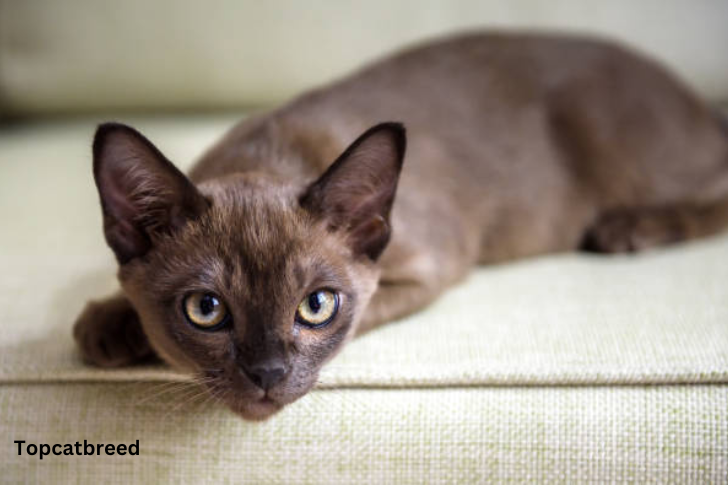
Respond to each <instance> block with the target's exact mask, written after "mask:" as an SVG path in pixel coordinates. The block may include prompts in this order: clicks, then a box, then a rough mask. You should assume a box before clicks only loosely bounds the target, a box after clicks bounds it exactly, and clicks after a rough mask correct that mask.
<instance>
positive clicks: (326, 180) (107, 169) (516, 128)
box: [74, 34, 728, 419]
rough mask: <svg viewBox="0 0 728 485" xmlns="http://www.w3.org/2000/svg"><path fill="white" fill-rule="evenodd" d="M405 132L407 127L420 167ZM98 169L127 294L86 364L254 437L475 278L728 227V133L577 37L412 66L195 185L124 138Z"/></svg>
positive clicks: (330, 96) (338, 87)
mask: <svg viewBox="0 0 728 485" xmlns="http://www.w3.org/2000/svg"><path fill="white" fill-rule="evenodd" d="M386 120H397V121H399V122H401V123H403V124H404V126H406V127H407V131H408V140H409V147H408V149H407V162H406V163H405V165H404V169H402V167H403V165H402V162H403V157H404V154H405V130H404V128H403V125H402V124H399V123H392V122H385V123H382V121H386ZM372 126H373V127H372ZM370 127H371V128H370ZM362 133H363V134H362ZM93 155H94V176H95V179H96V184H97V186H98V190H99V194H100V196H101V205H102V208H103V215H104V231H105V234H106V240H107V241H108V244H109V246H110V247H111V248H112V250H113V251H114V252H115V254H116V257H117V259H118V261H119V274H118V275H119V280H120V282H121V286H122V289H123V292H122V293H121V294H119V295H118V296H115V297H112V298H110V299H108V300H104V301H100V302H92V303H90V304H89V305H88V307H87V308H86V310H85V311H84V312H83V314H82V315H81V316H80V317H79V319H78V322H77V323H76V327H75V329H74V334H75V336H76V339H77V341H78V343H79V345H80V347H81V350H82V352H83V355H84V356H85V358H86V359H87V360H88V361H90V362H92V363H94V364H97V365H101V366H109V367H112V366H121V365H128V364H132V363H134V362H137V361H139V360H142V359H145V358H148V357H149V356H150V355H153V354H156V355H158V356H159V357H161V358H162V359H164V360H165V361H167V362H168V363H169V364H171V365H172V366H174V367H176V368H178V369H180V370H183V371H185V372H189V373H193V374H196V375H203V376H205V377H207V378H208V379H209V382H210V384H208V385H209V386H210V388H211V389H214V390H215V391H216V392H217V393H220V394H221V395H222V396H223V399H224V401H225V402H226V403H227V404H228V405H229V406H230V407H231V408H232V409H233V410H234V411H236V412H238V413H239V414H241V415H242V416H243V417H245V418H248V419H263V418H266V417H268V416H269V415H271V414H272V413H274V412H276V411H278V410H279V409H281V407H282V406H284V405H286V404H288V403H291V402H293V401H295V400H296V399H298V398H299V397H301V396H302V395H303V394H305V393H306V392H307V391H308V390H309V389H310V388H311V387H312V386H313V385H314V384H315V382H316V379H317V375H318V372H319V370H320V368H321V366H322V365H323V364H324V363H325V362H326V361H328V360H329V359H331V357H332V356H333V355H334V354H335V353H336V352H337V351H339V350H340V349H341V348H342V346H343V345H344V343H345V342H346V341H347V340H348V339H350V338H351V337H353V336H354V335H356V334H360V333H362V332H364V331H367V330H370V329H372V328H374V327H376V326H377V325H380V324H382V323H385V322H389V321H391V320H393V319H396V318H398V317H401V316H403V315H406V314H409V313H412V312H415V311H417V310H419V309H421V308H422V307H424V306H425V305H427V304H428V303H429V302H431V301H432V300H433V299H434V298H436V297H437V296H438V295H439V294H440V293H442V292H443V290H445V289H446V288H447V287H448V286H450V285H452V284H454V283H455V282H457V281H458V280H460V279H461V278H463V277H464V276H465V275H466V274H467V272H468V271H469V270H470V269H471V268H472V267H473V266H475V265H476V264H487V263H496V262H502V261H508V260H511V259H514V258H522V257H526V256H533V255H538V254H544V253H553V252H557V251H571V250H576V249H579V248H587V249H591V250H595V251H601V252H624V251H635V250H641V249H644V248H649V247H652V246H657V245H661V244H667V243H673V242H676V241H681V240H686V239H691V238H695V237H699V236H704V235H707V234H711V233H714V232H716V231H718V230H720V229H722V228H723V227H725V226H726V225H728V136H727V135H726V133H725V131H724V130H723V129H722V128H721V125H720V123H719V121H718V119H717V116H715V115H714V114H713V113H711V111H710V110H709V109H708V108H707V107H706V106H705V105H704V104H703V103H701V102H700V101H699V100H698V99H697V98H696V97H695V96H693V95H692V94H691V93H690V92H689V91H688V90H686V89H685V88H684V87H683V86H682V85H681V84H680V83H679V82H677V81H676V80H675V79H674V78H673V77H672V76H670V75H669V74H668V73H666V72H665V71H664V70H663V69H662V68H660V67H659V66H657V65H655V64H654V63H653V62H651V61H649V60H645V59H643V58H642V57H639V56H637V55H635V54H633V53H630V52H628V51H625V50H623V49H622V48H619V47H617V46H614V45H611V44H608V43H603V42H598V41H592V40H584V39H573V38H568V37H559V36H539V35H508V34H487V35H467V36H461V37H457V38H451V39H448V40H444V41H440V42H436V43H432V44H429V45H426V46H422V47H419V48H415V49H413V50H409V51H407V52H404V53H401V54H398V55H396V56H394V57H391V58H389V59H386V60H384V61H382V62H379V63H377V64H374V65H372V66H370V67H368V68H366V69H364V70H363V71H361V72H359V73H356V74H355V75H353V76H352V77H349V78H346V79H344V80H343V81H340V82H337V83H335V84H332V85H330V86H328V87H325V88H322V89H319V90H316V91H313V92H310V93H308V94H305V95H304V96H302V97H300V98H298V99H296V100H294V101H293V102H291V103H289V104H287V105H285V106H283V107H281V108H279V109H277V110H275V111H273V112H271V113H268V114H265V115H260V116H255V117H253V118H250V119H246V120H245V121H243V122H242V123H240V124H239V125H238V126H236V127H235V128H233V129H232V130H231V131H230V132H229V133H228V134H227V135H226V136H225V137H224V138H223V139H222V140H221V141H220V142H219V143H218V144H217V145H215V146H214V147H213V148H212V149H211V150H210V151H209V152H208V153H207V154H206V155H205V156H204V157H203V159H202V160H201V161H200V162H199V163H198V164H197V166H196V167H195V168H194V169H193V170H192V172H191V174H190V177H189V178H187V177H185V176H184V175H183V174H182V173H181V172H180V171H179V170H177V169H176V168H175V167H174V166H173V165H172V164H171V163H170V162H169V161H168V160H167V159H166V158H165V157H164V155H162V153H160V152H159V150H157V149H156V148H155V147H154V145H152V144H151V143H150V142H149V141H148V140H147V139H145V138H144V137H143V136H142V135H141V134H139V133H138V132H136V131H135V130H133V129H132V128H129V127H127V126H124V125H119V124H104V125H101V126H100V127H99V129H98V131H97V133H96V139H95V141H94V147H93ZM332 162H333V163H332ZM400 170H401V175H402V176H401V180H399V183H398V179H399V178H400V177H399V176H400ZM398 186H399V188H397V187H398ZM395 192H397V197H396V203H395Z"/></svg>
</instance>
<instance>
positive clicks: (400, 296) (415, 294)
mask: <svg viewBox="0 0 728 485" xmlns="http://www.w3.org/2000/svg"><path fill="white" fill-rule="evenodd" d="M439 293H440V291H439V290H438V288H437V287H434V286H433V285H427V284H425V283H423V282H420V281H387V280H384V281H381V282H380V283H379V287H378V288H377V291H376V292H375V293H374V295H373V296H372V299H371V301H370V302H369V305H368V306H367V308H366V310H365V312H364V316H363V317H362V320H361V322H360V323H359V326H358V327H357V330H356V334H357V335H361V334H363V333H365V332H368V331H369V330H372V329H374V328H376V327H378V326H380V325H382V324H385V323H389V322H391V321H393V320H397V319H398V318H402V317H405V316H407V315H410V314H412V313H415V312H416V311H418V310H421V309H422V308H424V307H425V306H427V305H428V304H429V303H431V302H432V301H433V300H434V299H435V298H437V296H438V294H439Z"/></svg>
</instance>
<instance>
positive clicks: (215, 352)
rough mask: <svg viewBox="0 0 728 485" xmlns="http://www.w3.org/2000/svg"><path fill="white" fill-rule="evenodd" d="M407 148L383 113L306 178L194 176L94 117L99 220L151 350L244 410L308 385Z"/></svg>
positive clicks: (358, 305)
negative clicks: (326, 164) (196, 182)
mask: <svg viewBox="0 0 728 485" xmlns="http://www.w3.org/2000/svg"><path fill="white" fill-rule="evenodd" d="M404 149H405V136H404V130H403V128H402V127H401V125H399V124H396V123H385V124H381V125H377V126H375V127H373V128H371V129H370V130H368V131H367V132H366V133H364V134H363V135H362V136H361V137H359V138H358V139H357V140H356V141H354V142H353V143H352V145H351V146H350V147H349V148H348V149H347V150H346V151H344V153H343V154H342V155H341V156H340V157H339V158H338V159H337V160H336V161H334V163H333V164H332V165H331V166H330V167H329V169H328V170H327V171H326V172H325V173H324V174H323V175H321V176H320V177H319V178H318V179H317V180H315V181H309V182H308V183H307V182H306V181H282V180H279V179H276V178H275V177H273V176H270V175H264V174H261V173H246V174H233V175H227V176H225V177H221V178H216V179H212V180H209V181H205V182H202V183H200V184H199V185H197V186H195V185H194V184H193V183H192V182H191V181H190V180H189V179H188V178H187V177H185V175H183V174H182V172H180V171H179V170H178V169H177V168H175V167H174V165H172V163H171V162H169V161H168V160H167V159H166V158H165V157H164V155H162V153H161V152H160V151H159V150H158V149H157V148H155V147H154V145H152V143H151V142H149V141H148V140H147V139H146V138H144V137H143V136H142V135H141V134H139V133H138V132H137V131H135V130H133V129H132V128H129V127H127V126H124V125H120V124H105V125H102V126H100V127H99V129H98V131H97V133H96V138H95V141H94V177H95V180H96V185H97V187H98V190H99V194H100V196H101V205H102V209H103V220H104V232H105V236H106V240H107V242H108V244H109V246H110V247H111V249H112V250H113V251H114V253H115V254H116V257H117V260H118V261H119V280H120V282H121V284H122V287H123V289H124V291H125V294H126V295H127V297H128V298H129V300H130V301H131V302H132V304H133V306H134V307H135V309H136V310H137V312H138V314H139V317H140V319H141V322H142V326H143V328H144V331H145V333H146V334H147V337H148V338H149V340H150V342H151V344H152V346H153V348H154V349H155V350H156V352H157V353H158V354H159V355H160V356H161V357H162V358H163V359H164V360H166V361H167V362H169V363H170V364H171V365H173V366H174V367H176V368H178V369H181V370H184V371H187V372H190V373H193V374H194V375H196V376H198V377H200V378H201V381H204V382H205V383H206V385H207V386H208V388H209V390H210V392H211V393H212V394H214V395H215V396H216V397H218V398H219V399H220V400H222V401H223V402H225V403H226V404H227V405H228V406H229V407H231V408H232V409H233V410H235V411H236V412H238V413H239V414H241V415H242V416H243V417H245V418H248V419H264V418H266V417H268V416H269V415H271V414H273V413H274V412H276V411H278V410H279V409H280V408H281V407H282V406H284V405H285V404H288V403H290V402H292V401H294V400H296V399H297V398H299V397H300V396H302V395H303V394H305V393H306V392H307V391H308V390H309V389H311V387H313V386H314V384H315V383H316V382H317V378H318V373H319V370H320V369H321V366H322V365H323V364H324V363H325V362H326V361H327V360H329V359H330V358H331V357H332V356H333V355H334V354H335V353H336V352H337V350H338V349H340V348H341V346H342V345H343V343H344V342H345V341H346V340H347V339H348V338H350V337H351V336H352V335H353V333H354V331H355V329H356V326H357V323H358V321H359V319H360V318H361V315H362V312H363V310H364V308H365V307H366V305H367V303H368V302H369V299H370V298H371V296H372V294H373V292H374V290H375V288H376V285H377V281H378V277H379V274H378V270H377V267H376V265H375V261H376V260H377V258H378V257H379V255H380V254H381V253H382V251H383V250H384V248H385V246H386V244H387V242H388V240H389V236H390V222H389V213H390V210H391V208H392V203H393V201H394V196H395V191H396V187H397V180H398V177H399V173H400V169H401V166H402V158H403V156H404Z"/></svg>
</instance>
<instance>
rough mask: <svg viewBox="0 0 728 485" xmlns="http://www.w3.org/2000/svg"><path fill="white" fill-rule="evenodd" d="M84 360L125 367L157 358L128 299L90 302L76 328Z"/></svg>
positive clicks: (99, 364) (75, 331)
mask: <svg viewBox="0 0 728 485" xmlns="http://www.w3.org/2000/svg"><path fill="white" fill-rule="evenodd" d="M73 336H74V338H75V339H76V343H77V344H78V346H79V348H80V349H81V354H82V356H83V359H84V360H85V361H86V362H88V363H90V364H94V365H97V366H99V367H122V366H126V365H132V364H136V363H139V362H142V361H146V360H149V359H150V358H151V357H152V356H153V355H154V354H153V351H152V349H151V347H150V345H149V341H148V340H147V337H146V335H144V332H143V331H142V327H141V324H140V323H139V317H138V316H137V314H136V311H135V310H134V308H133V307H132V306H131V304H130V303H129V302H128V301H127V300H126V298H124V297H114V298H110V299H108V300H103V301H99V302H94V301H92V302H89V303H88V304H87V305H86V308H84V310H83V311H82V312H81V314H80V315H79V317H78V319H77V320H76V324H75V326H74V327H73Z"/></svg>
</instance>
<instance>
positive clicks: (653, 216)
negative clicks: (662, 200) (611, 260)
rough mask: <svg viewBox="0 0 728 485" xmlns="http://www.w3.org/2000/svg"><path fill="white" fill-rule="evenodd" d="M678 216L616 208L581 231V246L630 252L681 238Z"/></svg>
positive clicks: (667, 213)
mask: <svg viewBox="0 0 728 485" xmlns="http://www.w3.org/2000/svg"><path fill="white" fill-rule="evenodd" d="M680 222H681V221H680V219H679V218H678V216H677V215H676V214H675V215H674V216H673V214H671V213H670V212H668V211H660V210H643V211H619V212H611V213H608V214H606V215H604V216H603V217H601V218H600V219H599V220H598V221H597V222H596V224H594V225H593V226H592V227H591V228H590V229H589V230H588V231H587V232H586V234H585V236H584V240H583V242H582V249H584V250H586V251H592V252H598V253H633V252H637V251H643V250H645V249H649V248H654V247H658V246H664V245H666V244H672V243H675V242H678V241H680V240H682V239H684V237H683V235H682V232H683V231H682V230H681V224H680Z"/></svg>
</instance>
